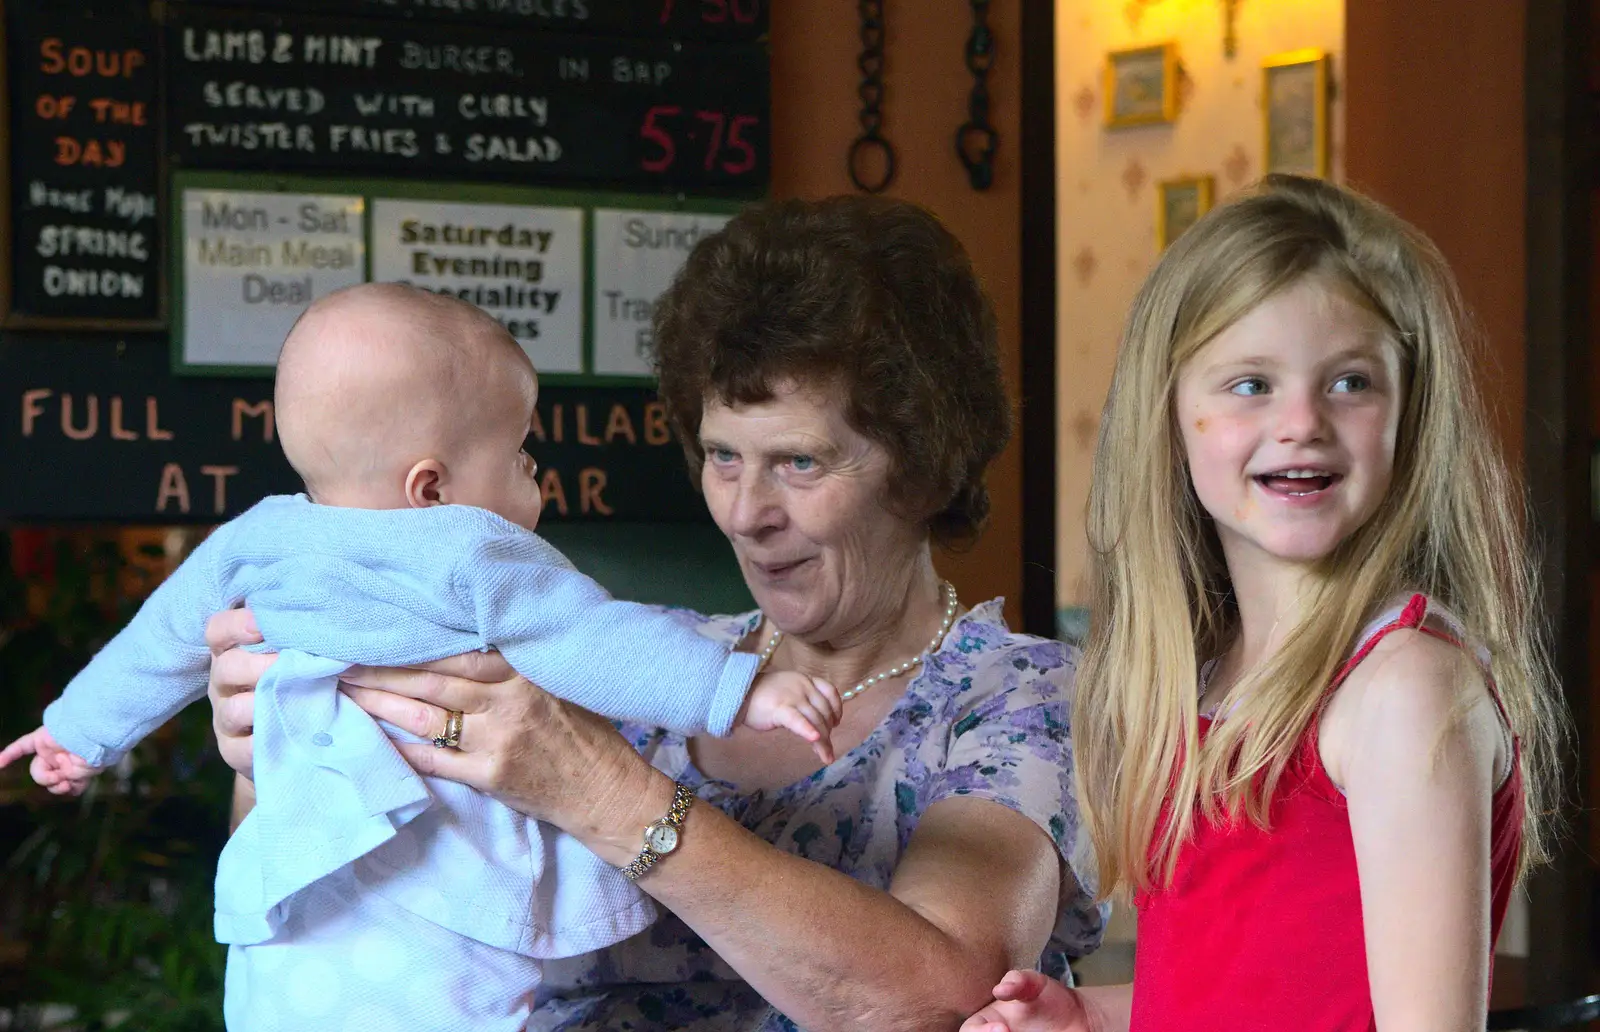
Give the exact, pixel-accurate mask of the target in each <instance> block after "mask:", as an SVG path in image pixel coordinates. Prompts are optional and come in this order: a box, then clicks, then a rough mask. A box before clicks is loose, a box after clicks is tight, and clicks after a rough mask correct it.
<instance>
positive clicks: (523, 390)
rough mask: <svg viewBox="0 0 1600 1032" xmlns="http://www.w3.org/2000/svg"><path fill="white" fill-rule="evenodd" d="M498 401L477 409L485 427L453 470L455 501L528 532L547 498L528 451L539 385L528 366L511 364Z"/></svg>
mask: <svg viewBox="0 0 1600 1032" xmlns="http://www.w3.org/2000/svg"><path fill="white" fill-rule="evenodd" d="M506 366H507V369H506V374H505V376H504V377H503V378H500V379H499V387H501V388H503V390H502V389H497V390H496V392H495V394H496V395H497V396H496V397H494V398H484V399H482V400H483V404H482V406H481V407H480V408H479V409H478V418H479V419H480V420H481V422H482V426H481V427H480V428H479V432H477V433H475V434H474V435H473V444H472V446H471V447H470V449H468V451H467V452H466V454H465V455H464V456H462V459H461V460H460V461H459V462H458V463H457V464H456V466H455V468H454V469H453V470H452V479H453V480H454V481H455V488H456V489H455V491H454V492H452V497H451V499H450V500H451V501H453V502H458V503H461V504H464V505H476V506H478V507H479V508H481V509H488V510H489V511H490V512H492V513H495V514H496V515H498V516H501V517H503V518H505V519H508V520H510V521H511V522H512V523H515V524H517V525H518V526H520V527H523V528H525V529H527V530H533V529H534V528H535V527H537V526H538V525H539V514H540V513H541V512H542V511H543V510H544V497H543V495H542V494H541V493H540V491H539V477H538V472H539V467H538V464H537V463H535V462H534V461H533V456H531V455H529V454H528V453H527V451H526V450H524V448H523V444H524V442H525V441H526V440H527V438H528V430H529V428H530V427H531V426H532V424H533V406H534V402H535V401H537V400H538V396H539V384H538V380H537V379H536V378H535V376H534V373H533V369H532V368H531V367H530V366H528V365H526V364H525V363H511V362H508V363H506Z"/></svg>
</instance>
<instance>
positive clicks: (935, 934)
mask: <svg viewBox="0 0 1600 1032" xmlns="http://www.w3.org/2000/svg"><path fill="white" fill-rule="evenodd" d="M652 773H654V772H652ZM671 793H672V787H671V782H669V781H667V780H666V778H665V777H662V776H659V775H658V776H657V779H656V784H654V785H653V786H652V787H651V788H650V789H649V790H648V791H646V792H644V793H641V796H640V798H641V799H642V800H648V801H646V802H644V803H643V805H642V806H641V807H640V810H639V813H638V815H637V816H638V818H639V819H638V821H637V825H638V828H639V829H640V830H641V831H642V829H643V827H644V825H645V824H646V823H648V821H649V820H650V819H653V818H654V817H657V816H659V815H660V813H661V812H664V811H665V810H666V807H667V805H668V802H669V801H670V799H671ZM622 823H623V825H626V823H627V822H622ZM582 837H585V836H584V835H582V834H580V838H582ZM590 837H592V838H593V839H594V841H591V842H587V843H586V844H588V845H589V846H590V848H592V849H595V851H596V852H597V853H599V854H600V856H601V857H602V858H604V859H606V860H608V861H610V862H612V863H616V864H619V865H620V864H623V863H626V862H627V861H628V860H629V859H631V858H632V856H633V855H634V854H635V853H636V852H637V851H638V847H639V841H640V839H639V833H638V832H637V831H636V832H634V834H633V835H632V836H627V835H617V834H615V833H612V834H610V835H606V834H595V833H594V832H593V831H591V833H590ZM640 886H641V887H642V888H644V889H646V890H647V891H648V892H649V893H650V894H651V895H652V896H654V897H655V898H656V899H657V900H659V901H660V902H661V903H662V904H663V905H664V906H666V907H667V908H668V909H670V910H672V912H673V913H675V914H676V915H677V916H678V917H679V918H681V919H682V920H683V921H684V922H685V923H686V924H687V925H689V927H691V928H692V929H694V931H695V932H696V933H698V934H699V935H700V936H701V938H703V939H704V940H705V941H706V943H707V944H708V945H710V946H711V947H712V948H713V949H714V950H716V952H717V953H718V955H720V956H721V957H722V958H723V959H724V960H725V961H727V962H728V964H730V965H731V966H732V967H733V968H734V970H736V971H738V972H739V974H740V975H741V976H742V977H743V978H744V979H745V980H746V981H748V982H749V983H750V984H751V986H753V987H754V988H755V989H756V990H757V991H758V992H760V993H761V994H762V996H763V997H765V998H766V1000H767V1001H768V1002H769V1003H771V1004H772V1005H773V1006H774V1007H776V1008H777V1009H778V1010H780V1011H782V1012H783V1013H784V1014H785V1015H787V1016H788V1017H789V1018H790V1019H791V1020H793V1021H794V1022H795V1023H796V1024H798V1025H799V1026H800V1027H802V1028H805V1029H808V1030H810V1032H834V1030H839V1032H843V1030H865V1029H871V1030H873V1032H893V1030H896V1029H902V1028H904V1029H916V1030H918V1032H931V1030H936V1029H951V1030H954V1029H956V1028H957V1027H959V1025H960V1024H961V1022H962V1021H963V1020H964V1019H965V1018H966V1017H967V1015H969V1014H971V1013H973V1012H974V1011H976V1010H978V1009H979V1008H981V1007H982V1006H984V1004H986V1003H988V1002H989V992H990V989H991V988H992V987H993V986H994V984H995V982H996V981H997V980H998V979H999V978H1000V976H1001V975H1003V974H1004V973H1005V971H1006V970H1007V969H1008V968H1009V967H1011V966H1012V964H1013V962H1014V958H1012V957H1010V956H1008V955H1007V951H1006V949H1005V947H1004V946H1003V945H1001V944H1000V943H999V942H993V943H985V944H983V945H981V946H977V947H974V946H972V945H970V944H964V943H962V942H961V941H959V940H958V939H957V938H956V937H955V936H952V935H950V934H947V933H946V932H945V931H943V930H941V928H940V927H939V926H938V925H937V924H935V923H934V922H933V921H932V920H930V919H928V918H927V917H925V916H923V915H922V914H920V913H918V911H917V910H915V909H913V908H912V907H911V906H908V905H907V904H905V903H903V902H901V901H900V900H898V899H896V898H895V897H894V896H891V895H890V894H889V893H887V892H883V891H879V890H876V889H873V888H870V887H868V886H866V885H863V884H862V883H860V882H858V881H856V880H855V879H853V878H851V877H849V876H847V875H845V874H841V873H840V872H838V871H835V870H833V869H831V868H828V867H824V866H823V865H821V864H817V863H813V862H811V861H809V860H804V859H802V858H800V857H796V856H792V855H790V854H788V853H785V852H783V851H781V850H779V849H776V848H774V847H773V846H771V845H769V844H768V843H766V842H764V841H762V840H761V839H760V838H758V837H757V836H755V835H753V834H751V833H750V832H749V831H747V830H745V829H744V828H743V827H741V826H740V825H738V824H736V823H735V822H734V821H732V820H730V819H729V818H727V817H726V816H725V815H724V814H722V813H721V811H719V810H717V809H715V808H714V807H711V806H707V805H705V804H703V803H702V804H699V805H696V806H695V807H694V808H693V809H692V810H691V811H690V813H689V817H688V820H687V821H686V822H685V825H684V829H683V835H682V844H681V845H680V847H679V848H678V850H677V851H676V852H674V853H673V854H671V855H670V856H667V857H665V858H663V859H662V860H661V862H660V863H659V864H657V865H656V867H655V868H654V869H652V870H651V871H650V872H648V873H647V874H646V875H645V876H644V877H643V878H641V879H640ZM1047 905H1049V906H1051V907H1052V909H1053V906H1054V899H1053V898H1052V899H1051V900H1050V901H1049V903H1048V904H1047ZM1039 945H1040V946H1042V945H1043V943H1042V942H1041V943H1040V944H1039ZM1035 955H1037V954H1035Z"/></svg>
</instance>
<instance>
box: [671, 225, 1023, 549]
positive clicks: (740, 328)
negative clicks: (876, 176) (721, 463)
mask: <svg viewBox="0 0 1600 1032" xmlns="http://www.w3.org/2000/svg"><path fill="white" fill-rule="evenodd" d="M654 323H655V326H654V332H655V343H656V371H657V373H658V375H659V376H660V378H661V383H660V392H661V399H662V401H663V402H664V403H665V404H666V407H667V411H668V413H669V415H670V417H671V419H672V423H673V428H674V429H675V430H676V431H677V433H678V435H679V437H680V439H681V440H682V441H683V446H684V451H685V452H686V453H687V455H688V458H689V468H690V473H691V474H692V475H693V477H694V479H695V482H696V483H698V482H699V478H700V471H701V467H702V465H703V464H704V462H705V452H704V450H703V449H702V448H701V446H700V419H701V416H702V413H703V411H704V408H705V403H706V401H707V400H708V399H712V398H715V399H720V400H721V401H723V402H725V403H727V404H734V405H739V404H754V403H758V402H762V401H767V400H769V399H770V398H772V396H773V388H774V387H775V386H778V385H781V384H783V383H785V382H793V383H797V384H801V385H805V386H817V387H822V388H825V389H832V388H837V389H842V390H843V391H844V393H845V394H846V395H847V398H848V401H847V405H846V409H845V416H846V418H847V419H848V420H849V422H850V425H851V426H853V427H854V428H855V429H856V430H857V431H858V432H860V433H861V434H863V435H865V436H866V437H868V438H870V439H871V440H873V441H876V442H877V443H879V444H880V445H882V446H883V447H884V448H885V449H886V450H887V451H888V453H889V456H890V459H891V462H892V466H891V474H890V481H889V483H890V495H891V497H890V500H889V501H890V503H891V504H892V505H894V506H895V508H896V511H899V512H903V513H905V514H907V515H908V516H910V517H911V518H916V519H925V520H926V521H927V524H928V529H929V533H930V534H931V535H932V536H933V538H934V540H935V541H937V542H939V543H940V544H942V545H945V546H947V547H959V546H963V545H968V544H970V543H971V542H972V541H974V540H976V538H977V537H978V535H979V533H980V532H981V531H982V529H983V525H984V522H985V521H986V520H987V518H988V515H989V492H988V490H987V488H985V486H984V481H983V477H984V470H985V469H986V468H987V467H988V465H989V463H990V462H991V461H993V459H994V457H995V456H996V455H998V454H999V453H1000V450H1001V449H1002V448H1004V447H1005V444H1006V441H1007V440H1008V439H1009V438H1010V436H1011V409H1010V403H1009V402H1008V401H1007V399H1006V394H1005V387H1004V384H1003V383H1002V380H1001V376H1000V354H999V347H998V344H997V341H996V328H995V316H994V308H993V306H992V305H991V304H990V302H989V298H988V296H987V295H985V294H984V292H983V288H982V287H980V286H979V285H978V280H977V277H976V275H974V273H973V270H972V263H971V261H970V260H969V259H968V257H967V253H966V251H965V250H964V249H963V248H962V246H961V244H960V242H959V241H957V240H956V238H955V237H954V236H952V235H951V234H950V232H949V231H948V230H946V229H945V228H944V226H943V225H941V224H940V222H939V220H938V219H937V218H935V217H934V216H933V214H932V213H930V212H928V211H927V210H925V209H923V208H920V207H918V206H916V205H914V204H909V203H906V202H904V201H896V200H891V199H888V198H882V197H862V196H844V197H831V198H828V199H825V200H821V201H802V200H783V201H771V202H766V203H763V204H759V205H756V206H754V207H751V208H749V209H746V210H745V211H744V212H743V213H741V214H740V215H738V216H736V217H735V218H734V219H733V220H732V221H731V222H729V223H728V225H727V226H726V227H725V228H723V229H722V230H721V231H720V232H718V233H716V234H713V235H712V236H709V237H706V238H704V239H702V240H701V241H700V242H699V243H698V244H696V245H695V248H694V250H693V251H692V252H691V253H690V255H689V259H688V261H687V262H686V263H685V264H684V266H683V268H682V269H681V270H680V271H679V273H678V276H677V278H676V279H675V280H674V281H673V284H672V286H671V288H670V289H668V290H667V292H666V293H665V294H664V295H662V297H661V299H660V301H659V302H658V304H657V306H656V310H655V318H654Z"/></svg>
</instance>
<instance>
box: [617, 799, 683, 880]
mask: <svg viewBox="0 0 1600 1032" xmlns="http://www.w3.org/2000/svg"><path fill="white" fill-rule="evenodd" d="M693 805H694V792H692V791H690V789H689V786H688V785H685V784H684V783H683V782H681V781H675V782H673V791H672V805H671V806H669V807H667V812H666V813H665V814H663V815H662V817H661V818H660V820H658V821H651V822H650V824H649V825H646V829H647V830H648V828H649V827H651V826H652V825H655V824H670V825H671V826H672V827H674V828H682V827H683V821H684V818H685V817H687V816H689V807H691V806H693ZM661 856H662V854H660V853H657V852H656V851H655V850H654V849H651V848H650V846H649V844H648V843H646V845H645V846H644V848H642V849H640V850H639V855H638V856H636V857H634V858H633V859H632V860H631V861H629V863H628V866H626V867H624V868H623V869H622V876H623V877H624V878H627V879H628V880H629V881H637V880H638V878H639V876H640V875H641V874H643V873H644V872H646V871H648V870H650V868H652V867H654V866H655V865H656V861H657V860H660V859H661Z"/></svg>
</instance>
